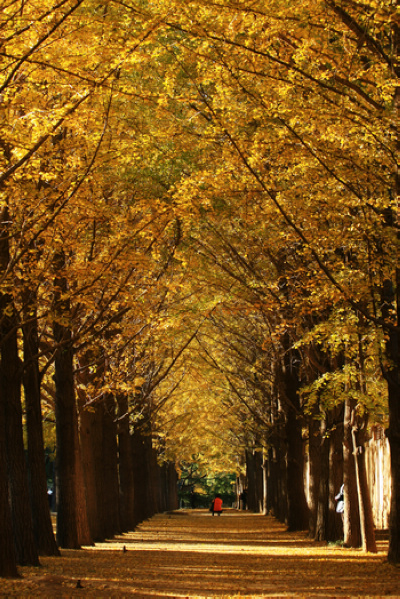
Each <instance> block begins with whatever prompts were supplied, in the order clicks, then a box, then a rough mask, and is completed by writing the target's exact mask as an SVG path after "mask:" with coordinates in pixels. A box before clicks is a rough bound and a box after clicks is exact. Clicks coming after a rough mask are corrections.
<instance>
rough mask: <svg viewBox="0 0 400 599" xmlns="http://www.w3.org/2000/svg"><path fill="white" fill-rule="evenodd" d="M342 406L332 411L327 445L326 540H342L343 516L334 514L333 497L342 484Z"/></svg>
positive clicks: (334, 504)
mask: <svg viewBox="0 0 400 599" xmlns="http://www.w3.org/2000/svg"><path fill="white" fill-rule="evenodd" d="M343 413H344V410H343V405H341V406H339V407H337V408H336V409H334V411H333V417H334V422H333V425H332V427H331V434H330V443H329V447H330V449H329V505H328V526H327V540H328V541H338V540H339V539H343V517H342V516H343V515H342V514H338V513H337V512H336V506H337V502H336V501H335V497H336V495H337V494H338V491H339V490H340V487H341V486H342V484H343Z"/></svg>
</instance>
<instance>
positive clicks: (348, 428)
mask: <svg viewBox="0 0 400 599" xmlns="http://www.w3.org/2000/svg"><path fill="white" fill-rule="evenodd" d="M353 409H354V401H353V400H352V399H351V398H348V399H346V402H345V407H344V417H343V483H344V515H343V534H344V544H345V546H346V547H360V546H361V531H360V512H359V508H358V493H357V482H356V481H357V478H356V468H355V461H354V455H353V439H352V413H353Z"/></svg>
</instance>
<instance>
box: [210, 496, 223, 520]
mask: <svg viewBox="0 0 400 599" xmlns="http://www.w3.org/2000/svg"><path fill="white" fill-rule="evenodd" d="M211 511H212V515H213V516H214V515H215V514H218V516H220V515H221V514H222V499H221V497H220V496H219V495H216V496H215V499H214V500H213V502H212V506H211Z"/></svg>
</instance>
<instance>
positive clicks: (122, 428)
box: [117, 394, 135, 531]
mask: <svg viewBox="0 0 400 599" xmlns="http://www.w3.org/2000/svg"><path fill="white" fill-rule="evenodd" d="M117 404H118V455H119V486H120V506H121V529H122V530H123V531H127V530H133V528H134V526H135V511H134V497H135V495H134V488H135V487H134V477H133V464H132V451H131V439H130V433H129V410H128V397H127V396H126V395H125V394H120V395H119V396H118V397H117Z"/></svg>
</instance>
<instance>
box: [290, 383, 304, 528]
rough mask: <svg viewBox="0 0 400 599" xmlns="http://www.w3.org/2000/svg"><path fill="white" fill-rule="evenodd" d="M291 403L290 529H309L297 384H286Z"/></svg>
mask: <svg viewBox="0 0 400 599" xmlns="http://www.w3.org/2000/svg"><path fill="white" fill-rule="evenodd" d="M286 394H287V395H288V399H289V403H288V406H287V410H286V443H287V458H286V459H287V467H286V468H287V470H286V473H287V483H286V485H287V498H288V519H287V524H288V530H290V531H296V530H307V528H308V506H307V501H306V495H305V489H304V449H303V427H302V419H300V418H299V412H300V402H299V397H298V394H297V385H295V386H292V385H291V384H290V382H289V381H287V385H286Z"/></svg>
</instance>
